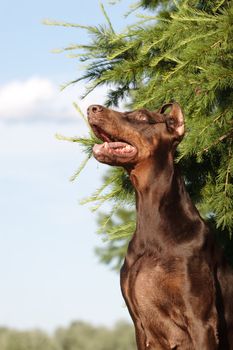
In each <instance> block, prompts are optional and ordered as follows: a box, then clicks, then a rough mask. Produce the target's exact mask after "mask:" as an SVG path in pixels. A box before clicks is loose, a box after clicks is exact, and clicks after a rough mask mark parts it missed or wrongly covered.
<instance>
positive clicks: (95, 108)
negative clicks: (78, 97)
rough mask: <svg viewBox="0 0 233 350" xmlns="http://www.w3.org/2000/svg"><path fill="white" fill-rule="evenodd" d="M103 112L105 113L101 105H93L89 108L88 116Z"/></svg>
mask: <svg viewBox="0 0 233 350" xmlns="http://www.w3.org/2000/svg"><path fill="white" fill-rule="evenodd" d="M102 111H103V107H102V106H100V105H91V106H89V107H88V108H87V114H89V113H98V112H102Z"/></svg>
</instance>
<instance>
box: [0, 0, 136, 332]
mask: <svg viewBox="0 0 233 350" xmlns="http://www.w3.org/2000/svg"><path fill="white" fill-rule="evenodd" d="M131 3H132V2H131V1H128V0H127V1H123V2H122V3H120V4H119V5H116V6H111V7H110V6H106V8H107V9H109V13H110V17H111V18H112V21H113V24H114V25H115V27H116V28H122V27H124V26H125V25H126V24H127V23H130V21H132V20H133V17H130V18H128V19H127V20H126V19H125V18H124V17H123V14H124V13H125V12H126V10H127V9H128V6H129V4H131ZM104 4H106V2H104ZM47 18H49V19H55V20H64V21H69V22H75V23H80V24H85V25H86V24H91V25H92V24H98V23H103V22H104V18H103V15H102V13H101V11H100V7H99V2H98V1H95V0H86V1H77V0H76V1H72V0H66V1H60V2H58V1H54V0H50V1H47V0H46V1H45V0H41V1H39V2H34V1H29V0H22V1H20V2H19V1H16V0H14V1H13V0H11V1H10V0H9V1H3V2H2V3H1V12H0V23H1V24H0V26H1V28H0V43H1V44H0V45H1V46H0V48H1V76H0V164H1V172H0V213H1V220H0V239H1V244H0V276H1V285H0V310H1V315H0V326H9V327H16V328H20V329H24V328H35V327H39V328H42V329H45V330H48V331H51V330H53V329H54V328H55V327H57V326H59V325H64V326H66V325H68V324H69V322H71V321H72V320H77V319H82V320H87V321H90V322H92V323H94V324H105V325H112V324H113V323H114V322H115V321H116V320H118V319H127V320H129V317H128V312H127V310H126V308H125V307H124V302H123V300H122V297H121V293H120V289H119V277H118V275H117V274H116V273H113V272H111V271H109V270H108V268H107V267H106V266H103V265H100V264H99V263H98V260H97V258H96V257H95V255H94V247H95V246H96V245H104V243H103V242H102V240H101V238H100V237H98V236H97V234H96V223H95V217H94V215H93V214H92V213H91V212H90V208H89V207H88V206H81V205H79V200H81V199H82V198H84V197H86V196H88V195H89V194H91V193H92V192H93V191H94V190H95V189H96V188H97V187H98V185H100V181H101V177H102V175H103V173H104V170H105V169H106V168H105V166H103V165H99V164H97V163H96V161H94V160H92V161H90V163H89V164H88V166H87V168H86V170H85V172H84V173H82V174H81V175H80V177H79V179H78V181H76V182H75V183H70V182H69V177H70V176H71V175H72V174H73V172H74V171H75V170H76V168H77V167H78V165H79V164H80V162H81V160H82V159H83V155H82V153H81V152H80V150H79V148H78V146H77V145H75V144H71V143H67V142H61V141H58V140H56V139H55V137H54V135H55V134H56V133H61V134H63V135H67V136H74V135H77V134H78V135H85V133H86V132H87V131H86V129H85V125H84V123H83V122H82V120H81V119H80V118H79V116H78V115H77V113H76V112H75V111H74V109H73V107H72V102H73V101H76V102H78V103H79V104H80V106H81V107H82V109H83V110H84V111H85V110H86V108H87V106H88V105H89V104H91V103H102V102H103V89H101V90H98V91H96V92H94V93H93V94H92V95H91V96H90V97H88V98H87V99H86V100H85V101H80V100H79V96H80V95H81V92H82V91H83V89H84V86H83V84H79V85H78V86H75V87H71V88H68V89H66V90H65V91H64V92H60V91H59V86H60V85H62V84H63V83H64V82H67V81H69V80H71V79H73V78H76V77H77V76H79V75H80V64H79V63H78V62H77V61H75V60H71V59H69V58H67V57H66V56H65V55H62V54H60V55H55V54H52V53H51V50H52V49H54V48H61V47H64V46H66V45H67V44H70V43H85V42H87V41H88V37H87V36H86V34H85V32H83V31H82V30H79V29H66V28H61V27H49V26H44V25H42V24H41V22H42V20H44V19H47Z"/></svg>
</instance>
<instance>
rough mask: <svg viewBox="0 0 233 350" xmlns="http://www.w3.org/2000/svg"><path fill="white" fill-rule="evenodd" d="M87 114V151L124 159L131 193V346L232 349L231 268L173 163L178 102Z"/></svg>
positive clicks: (124, 283)
mask: <svg viewBox="0 0 233 350" xmlns="http://www.w3.org/2000/svg"><path fill="white" fill-rule="evenodd" d="M88 120H89V123H90V125H91V127H92V129H93V131H94V133H95V135H96V136H97V137H98V138H99V139H101V140H102V141H103V143H102V144H97V145H95V146H94V148H93V154H94V157H95V158H96V159H97V160H98V161H99V162H102V163H106V164H109V165H114V166H123V167H124V168H125V169H126V171H127V172H128V173H129V176H130V179H131V182H132V184H133V186H134V188H135V192H136V209H137V225H136V231H135V233H134V235H133V237H132V239H131V241H130V243H129V247H128V252H127V255H126V257H125V262H124V265H123V267H122V269H121V288H122V293H123V296H124V299H125V302H126V304H127V307H128V309H129V312H130V315H131V317H132V319H133V322H134V325H135V331H136V341H137V347H138V350H160V349H161V350H165V349H166V350H169V349H180V350H215V349H221V350H233V270H232V269H231V268H230V267H229V266H228V264H227V263H226V261H225V259H224V257H223V255H222V252H221V251H220V250H219V248H217V246H216V245H215V243H214V240H213V235H212V234H211V233H210V230H209V228H208V226H207V225H206V223H205V222H204V221H203V220H202V218H201V217H200V215H199V213H198V211H197V209H196V208H195V206H194V205H193V204H192V202H191V199H190V197H189V195H188V194H187V192H186V190H185V185H184V181H183V179H182V177H181V176H180V174H179V171H178V169H177V166H176V165H175V164H174V153H175V150H176V147H177V145H178V143H179V142H180V141H181V139H182V137H183V135H184V131H185V130H184V129H185V128H184V118H183V113H182V110H181V108H180V106H179V105H178V104H177V103H169V104H166V105H164V106H163V107H162V108H161V109H160V110H159V111H157V112H150V111H148V110H146V109H140V110H136V111H133V112H126V113H121V112H117V111H114V110H111V109H108V108H105V107H103V106H100V105H92V106H90V107H89V108H88Z"/></svg>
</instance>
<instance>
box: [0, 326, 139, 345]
mask: <svg viewBox="0 0 233 350" xmlns="http://www.w3.org/2000/svg"><path fill="white" fill-rule="evenodd" d="M0 349H1V350H94V349H95V350H135V349H136V345H135V341H134V330H133V328H132V326H130V325H128V324H127V323H125V322H119V323H117V324H116V325H115V326H114V327H113V328H112V329H110V328H106V327H94V326H92V325H90V324H88V323H85V322H80V321H77V322H73V323H72V324H71V325H70V326H69V327H67V328H59V329H57V330H56V331H55V332H54V334H53V335H50V336H49V335H47V334H46V333H44V332H42V331H39V330H32V331H16V330H12V329H7V328H0Z"/></svg>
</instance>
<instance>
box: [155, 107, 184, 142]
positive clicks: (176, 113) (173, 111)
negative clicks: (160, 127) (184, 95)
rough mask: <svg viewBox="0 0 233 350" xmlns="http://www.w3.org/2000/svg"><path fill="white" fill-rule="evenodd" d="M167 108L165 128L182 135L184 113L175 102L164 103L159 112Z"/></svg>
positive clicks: (162, 112) (163, 111)
mask: <svg viewBox="0 0 233 350" xmlns="http://www.w3.org/2000/svg"><path fill="white" fill-rule="evenodd" d="M168 109H169V111H168V113H166V114H167V116H166V124H167V128H168V130H169V131H171V132H176V133H177V134H178V135H179V136H180V137H182V136H183V135H184V115H183V112H182V110H181V108H180V105H179V104H178V103H176V102H174V103H166V104H165V105H163V106H162V107H161V108H160V110H159V113H161V114H164V113H165V112H166V111H167V110H168Z"/></svg>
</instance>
